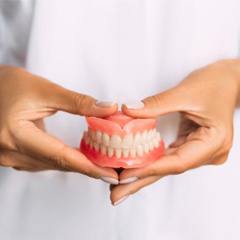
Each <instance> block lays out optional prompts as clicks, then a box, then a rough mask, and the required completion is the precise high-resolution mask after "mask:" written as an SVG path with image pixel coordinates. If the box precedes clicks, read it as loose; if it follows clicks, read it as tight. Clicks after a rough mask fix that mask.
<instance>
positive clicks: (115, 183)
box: [101, 177, 119, 185]
mask: <svg viewBox="0 0 240 240" xmlns="http://www.w3.org/2000/svg"><path fill="white" fill-rule="evenodd" d="M101 179H102V180H103V181H104V182H106V183H110V184H113V185H117V184H118V183H119V182H118V180H117V179H115V178H111V177H101Z"/></svg>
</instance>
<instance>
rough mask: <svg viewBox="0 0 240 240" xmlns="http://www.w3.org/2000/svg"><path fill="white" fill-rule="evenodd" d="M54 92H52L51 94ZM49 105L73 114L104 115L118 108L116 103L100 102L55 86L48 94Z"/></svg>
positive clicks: (110, 113)
mask: <svg viewBox="0 0 240 240" xmlns="http://www.w3.org/2000/svg"><path fill="white" fill-rule="evenodd" d="M53 92H54V94H53ZM49 98H50V99H51V101H50V107H53V108H55V109H56V110H62V111H66V112H69V113H73V114H79V115H84V116H96V117H106V116H109V115H112V114H113V113H115V112H116V111H117V109H118V106H117V104H116V103H112V102H101V101H97V100H96V99H95V98H93V97H91V96H88V95H84V94H80V93H77V92H74V91H70V90H67V89H65V88H62V87H60V86H55V88H54V91H53V89H51V95H50V94H49Z"/></svg>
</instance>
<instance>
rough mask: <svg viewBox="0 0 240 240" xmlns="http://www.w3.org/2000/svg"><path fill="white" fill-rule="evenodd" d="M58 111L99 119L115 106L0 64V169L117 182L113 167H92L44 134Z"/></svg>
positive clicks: (72, 149)
mask: <svg viewBox="0 0 240 240" xmlns="http://www.w3.org/2000/svg"><path fill="white" fill-rule="evenodd" d="M59 110H60V111H65V112H69V113H73V114H77V115H84V116H97V117H103V116H108V115H111V114H113V113H114V112H115V111H117V105H116V104H110V103H105V104H104V103H103V102H100V103H98V102H97V101H96V99H94V98H92V97H90V96H87V95H82V94H78V93H76V92H73V91H70V90H67V89H65V88H63V87H60V86H58V85H56V84H54V83H52V82H50V81H48V80H46V79H43V78H41V77H38V76H35V75H32V74H30V73H28V72H27V71H25V70H23V69H21V68H16V67H9V66H1V67H0V166H5V167H12V168H15V169H18V170H27V171H39V170H50V169H56V170H63V171H73V172H79V173H82V174H85V175H88V176H90V177H94V178H101V179H103V180H104V181H107V182H109V183H112V184H117V183H118V175H117V173H116V172H115V171H114V170H113V169H107V168H101V167H98V166H96V165H94V164H93V163H92V162H90V161H89V160H88V159H87V158H86V157H85V156H84V155H83V154H81V153H80V151H78V150H77V149H74V148H72V147H69V146H67V145H65V144H64V143H63V142H62V141H60V140H58V139H56V138H55V137H53V136H50V135H48V134H47V133H46V132H45V131H44V124H43V119H44V118H45V117H48V116H50V115H52V114H54V113H56V112H57V111H59ZM56 127H57V126H56Z"/></svg>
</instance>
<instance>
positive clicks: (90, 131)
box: [88, 128, 95, 140]
mask: <svg viewBox="0 0 240 240" xmlns="http://www.w3.org/2000/svg"><path fill="white" fill-rule="evenodd" d="M88 133H89V136H90V138H91V139H92V140H93V139H94V135H95V134H94V131H93V130H92V129H91V128H89V129H88Z"/></svg>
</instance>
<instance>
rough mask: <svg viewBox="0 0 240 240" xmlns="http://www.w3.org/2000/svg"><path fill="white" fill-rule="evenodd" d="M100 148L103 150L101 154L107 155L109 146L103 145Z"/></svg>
mask: <svg viewBox="0 0 240 240" xmlns="http://www.w3.org/2000/svg"><path fill="white" fill-rule="evenodd" d="M100 150H101V154H103V155H106V152H107V148H106V147H105V146H103V145H101V148H100Z"/></svg>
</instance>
